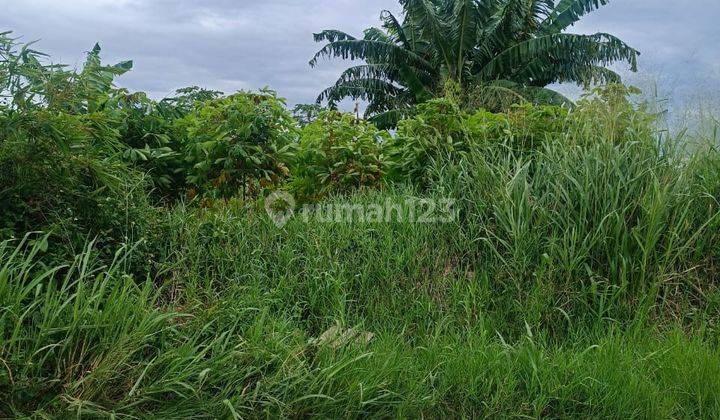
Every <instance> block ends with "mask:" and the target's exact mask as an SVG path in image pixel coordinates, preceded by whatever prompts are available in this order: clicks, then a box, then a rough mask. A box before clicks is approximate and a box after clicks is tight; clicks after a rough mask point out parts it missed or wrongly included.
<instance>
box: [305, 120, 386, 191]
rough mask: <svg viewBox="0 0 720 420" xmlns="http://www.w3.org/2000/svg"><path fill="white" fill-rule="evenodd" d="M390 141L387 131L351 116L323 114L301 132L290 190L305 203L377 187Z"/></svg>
mask: <svg viewBox="0 0 720 420" xmlns="http://www.w3.org/2000/svg"><path fill="white" fill-rule="evenodd" d="M389 140H390V135H389V134H388V133H387V132H386V131H380V130H378V129H377V128H376V127H375V126H374V125H372V124H371V123H369V122H367V121H363V120H358V119H356V118H355V117H354V116H353V115H352V114H341V113H339V112H336V111H326V112H323V113H321V114H320V116H319V117H318V118H317V119H316V120H315V121H313V122H312V123H310V124H309V125H307V126H306V127H305V128H303V130H302V132H301V135H300V142H299V144H298V150H297V153H296V156H295V161H294V165H293V171H292V172H293V179H292V185H291V188H292V189H293V191H294V192H295V193H296V195H297V196H298V197H300V198H301V199H305V200H316V199H319V198H321V197H324V196H326V195H328V194H332V193H346V192H349V191H352V190H354V189H358V188H362V187H372V188H376V187H378V186H379V185H380V183H381V181H382V177H383V175H384V174H385V172H386V171H387V169H388V164H389V162H388V160H387V157H386V156H385V152H384V148H385V147H386V145H387V143H388V141H389Z"/></svg>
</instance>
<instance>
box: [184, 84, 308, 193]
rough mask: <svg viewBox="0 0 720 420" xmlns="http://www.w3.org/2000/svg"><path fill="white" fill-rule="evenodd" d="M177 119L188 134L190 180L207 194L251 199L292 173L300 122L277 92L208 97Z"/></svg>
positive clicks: (266, 91)
mask: <svg viewBox="0 0 720 420" xmlns="http://www.w3.org/2000/svg"><path fill="white" fill-rule="evenodd" d="M178 124H179V125H180V127H182V128H183V129H185V130H186V133H187V139H186V144H187V158H188V160H189V162H190V164H191V168H190V171H189V175H188V182H189V183H190V184H191V185H194V186H196V187H197V188H199V189H200V190H201V191H202V192H203V193H204V194H205V195H207V196H210V197H213V198H224V199H228V198H231V197H235V196H238V195H241V196H242V198H243V199H246V198H248V197H253V196H255V195H257V193H258V191H259V188H258V187H260V188H264V187H268V186H271V185H276V184H277V183H279V182H280V180H281V179H282V178H284V177H286V176H288V175H289V171H288V169H287V166H286V165H285V162H287V160H288V159H289V158H290V156H291V152H292V144H293V142H294V140H295V137H296V133H297V124H296V122H295V121H294V120H293V118H292V115H291V114H290V112H288V110H287V109H286V108H285V102H284V100H283V99H280V98H278V96H277V94H276V93H275V92H274V91H271V90H262V91H260V92H257V93H255V92H239V93H237V94H235V95H231V96H228V97H225V98H220V99H215V100H210V101H207V102H204V103H203V104H202V105H200V106H198V107H197V108H196V109H195V110H194V111H193V112H192V113H190V114H189V115H188V116H187V117H185V118H184V119H182V120H180V121H179V122H178Z"/></svg>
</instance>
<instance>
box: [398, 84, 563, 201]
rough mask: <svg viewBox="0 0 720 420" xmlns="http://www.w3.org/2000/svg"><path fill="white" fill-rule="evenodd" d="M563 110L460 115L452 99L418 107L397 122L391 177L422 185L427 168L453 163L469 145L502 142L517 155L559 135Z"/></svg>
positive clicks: (531, 108) (544, 108)
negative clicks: (438, 164) (516, 152)
mask: <svg viewBox="0 0 720 420" xmlns="http://www.w3.org/2000/svg"><path fill="white" fill-rule="evenodd" d="M567 118H568V111H567V109H565V108H562V107H559V106H533V105H529V104H528V105H517V106H514V107H512V108H511V110H510V111H509V112H507V113H500V114H496V113H492V112H488V111H486V110H478V111H476V112H475V113H474V114H472V115H468V114H467V113H465V112H464V111H462V110H461V109H460V108H459V107H458V106H457V105H456V104H455V102H454V101H453V100H452V99H449V98H442V99H435V100H431V101H429V102H427V103H424V104H421V105H418V106H417V108H416V111H415V114H414V116H413V117H412V118H408V119H405V120H402V121H400V123H399V125H398V132H397V137H396V138H395V139H394V141H393V142H392V144H391V146H390V156H391V157H392V161H393V171H392V174H391V177H392V178H393V179H395V180H400V181H405V182H412V183H415V184H417V185H420V186H423V187H427V186H428V185H429V183H430V179H429V178H428V177H429V173H428V170H429V169H430V168H431V167H432V166H433V165H434V164H435V163H437V162H438V161H443V162H448V161H452V162H457V161H459V160H461V159H463V158H464V156H466V155H467V153H468V151H470V150H471V149H472V148H474V147H478V146H480V145H483V144H489V143H495V144H498V143H502V144H504V145H505V146H507V147H510V148H512V149H514V150H518V151H522V152H530V151H533V150H535V149H537V148H539V147H540V146H541V144H542V142H543V141H545V140H547V139H549V138H556V137H561V136H563V135H564V132H565V131H566V126H567Z"/></svg>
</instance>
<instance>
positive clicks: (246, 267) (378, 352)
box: [0, 2, 720, 418]
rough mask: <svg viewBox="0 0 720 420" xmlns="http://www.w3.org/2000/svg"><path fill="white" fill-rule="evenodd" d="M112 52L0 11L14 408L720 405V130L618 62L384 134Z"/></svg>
mask: <svg viewBox="0 0 720 420" xmlns="http://www.w3.org/2000/svg"><path fill="white" fill-rule="evenodd" d="M536 3H538V4H539V3H540V2H536ZM571 3H572V2H560V3H559V4H558V7H560V5H562V4H565V5H567V4H571ZM599 3H602V2H598V4H599ZM572 4H574V3H572ZM557 19H559V17H557ZM99 54H100V49H99V47H96V48H94V49H93V50H92V52H91V53H90V54H89V55H88V60H87V63H86V64H85V65H84V67H83V68H82V69H79V70H77V71H73V70H68V69H66V68H64V67H60V66H52V65H47V64H44V61H43V60H42V55H41V54H40V53H37V52H35V51H33V50H32V49H31V48H30V47H28V46H17V45H15V43H14V42H13V41H12V40H11V39H10V38H9V35H8V34H5V35H0V98H1V99H0V235H1V237H0V417H41V418H65V417H89V418H106V417H110V418H120V417H128V418H130V417H132V418H198V417H207V418H258V417H270V418H275V417H293V418H298V417H300V418H303V417H323V418H336V417H346V418H366V417H430V418H435V417H461V418H475V417H553V418H555V417H557V418H575V417H580V418H607V417H610V418H615V417H621V418H696V417H700V418H718V417H720V381H718V378H719V377H720V352H719V351H718V346H720V284H718V281H717V278H718V267H720V153H719V152H718V140H719V139H718V138H701V137H698V138H694V139H690V138H682V139H676V138H671V137H670V136H668V135H666V134H663V133H660V132H658V130H657V128H656V126H655V120H656V118H657V116H655V115H651V114H649V113H648V112H647V111H646V109H645V108H644V107H642V106H637V105H634V104H633V102H632V101H631V100H630V99H629V96H630V95H631V94H632V93H634V92H635V90H634V89H631V88H627V87H625V86H622V85H610V86H606V87H603V88H598V89H596V90H594V91H591V92H590V93H589V94H588V95H587V96H586V97H584V98H583V99H582V100H580V101H578V103H577V106H576V107H575V108H574V109H572V110H568V109H567V108H564V107H558V106H552V105H549V106H537V105H532V104H527V103H526V104H521V105H516V106H512V107H510V108H509V109H508V110H507V111H505V112H501V113H493V112H490V111H488V110H483V109H472V110H469V109H468V108H467V107H465V106H462V105H461V104H459V102H460V100H459V99H458V97H457V95H453V94H447V95H445V97H442V98H435V99H431V100H429V101H425V102H423V103H421V104H419V105H417V106H414V107H412V108H410V109H408V110H407V111H408V115H407V118H405V119H403V120H402V121H400V123H399V124H398V128H397V130H396V131H395V132H393V133H392V134H391V133H389V132H386V131H382V130H380V129H378V128H377V127H376V126H375V125H373V124H371V123H369V122H368V121H366V120H361V119H358V118H357V117H356V116H354V115H351V114H341V113H338V112H335V111H324V110H323V111H321V110H319V109H317V108H315V107H301V108H298V109H296V114H299V115H300V116H301V117H302V121H296V120H295V119H293V118H292V116H291V113H290V111H289V110H287V109H286V107H285V105H284V102H283V100H282V99H280V98H279V97H278V96H277V94H276V93H275V92H272V91H269V90H263V91H260V92H238V93H235V94H232V95H229V96H224V95H223V94H221V93H219V92H214V91H209V90H204V89H200V88H197V87H191V88H186V89H181V90H179V91H178V92H177V93H176V94H175V95H174V96H173V97H171V98H167V99H164V100H162V101H155V100H152V99H150V98H148V97H147V96H146V95H144V94H142V93H131V92H128V91H126V90H123V89H119V88H117V87H115V86H114V85H113V80H114V78H115V77H116V76H118V75H120V74H122V73H123V72H125V71H127V70H128V69H129V68H130V63H129V62H125V63H120V64H118V65H116V66H105V65H102V63H101V62H100V57H99ZM716 132H718V131H716ZM680 140H682V141H680ZM690 140H694V143H693V144H692V147H688V148H687V150H685V149H684V147H683V146H684V145H687V144H689V141H690ZM278 190H283V191H286V192H291V193H293V195H295V197H296V198H297V199H298V201H300V202H304V201H312V202H320V203H315V205H314V206H312V207H309V208H310V210H308V211H306V212H304V213H303V214H299V215H298V216H297V217H295V218H291V219H288V220H287V221H286V222H287V224H285V225H283V226H281V227H279V226H278V225H276V224H275V223H274V222H273V220H272V219H271V218H269V217H267V215H266V214H265V213H264V211H262V210H263V209H262V208H261V207H262V205H261V204H263V200H264V199H265V198H266V197H270V196H272V195H271V194H270V192H271V191H272V192H277V191H278ZM266 202H267V201H266ZM417 202H424V203H425V204H430V205H433V204H432V203H441V202H454V203H455V204H454V206H452V207H453V210H454V211H455V212H457V217H456V218H446V219H444V220H443V221H441V222H440V221H439V222H437V223H430V222H427V223H423V222H416V221H417V219H414V218H412V217H411V215H412V214H414V213H415V212H416V210H418V209H417V208H415V207H412V204H409V203H417ZM370 207H374V208H385V207H389V208H390V209H391V211H392V213H393V214H394V215H395V218H394V219H393V220H392V221H391V222H388V223H377V221H375V222H368V221H366V220H362V219H353V220H347V219H341V220H338V219H337V218H335V217H326V215H327V211H326V210H325V209H327V208H330V209H332V208H340V209H347V208H349V209H351V210H355V209H360V210H362V209H365V208H370ZM331 216H332V215H331Z"/></svg>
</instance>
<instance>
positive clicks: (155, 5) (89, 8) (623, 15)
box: [0, 0, 720, 104]
mask: <svg viewBox="0 0 720 420" xmlns="http://www.w3.org/2000/svg"><path fill="white" fill-rule="evenodd" d="M0 6H1V7H0V31H3V30H12V31H14V32H15V35H21V36H22V37H23V40H25V41H31V40H40V42H39V44H38V45H37V46H36V49H39V50H41V51H44V52H47V53H49V54H51V55H52V57H53V61H55V62H62V63H66V64H71V65H76V66H77V65H80V64H81V63H82V61H83V59H84V53H85V52H86V51H88V50H89V49H91V48H92V45H93V44H94V43H95V42H96V41H97V42H100V44H101V45H102V47H103V57H104V58H105V59H106V62H108V63H114V62H116V61H120V60H125V59H132V60H134V62H135V68H134V69H133V71H132V72H131V73H130V74H128V75H125V76H123V77H122V78H121V79H120V80H119V81H118V83H119V84H120V85H121V86H125V87H127V88H129V89H131V90H142V91H145V92H148V93H149V94H150V95H151V96H153V97H156V98H161V97H164V96H167V95H169V94H170V93H172V92H173V91H174V90H175V89H176V88H179V87H184V86H189V85H201V86H204V87H209V88H214V89H218V90H222V91H224V92H233V91H235V90H238V89H256V88H260V87H263V86H270V87H272V88H274V89H276V90H278V91H279V92H280V94H281V95H282V96H284V97H286V98H288V101H289V102H290V103H291V104H294V103H298V102H312V101H314V99H315V97H316V95H317V94H318V93H319V92H320V91H321V90H322V89H323V88H325V87H326V86H328V85H329V84H331V83H332V82H333V81H334V80H335V78H336V77H337V75H338V73H339V71H340V70H341V69H342V68H343V67H346V66H347V63H344V64H343V63H342V62H340V61H331V62H323V63H321V65H320V66H319V67H318V68H315V69H311V68H310V67H309V66H308V60H309V59H310V58H311V57H312V55H313V54H314V53H315V51H316V50H317V49H318V48H319V45H318V44H315V43H314V42H313V40H312V33H313V32H318V31H319V30H322V29H329V28H337V29H342V30H344V31H346V32H350V33H352V34H356V35H360V34H361V33H362V32H361V31H362V30H363V29H364V28H366V27H368V26H371V25H378V16H379V14H380V11H381V10H383V9H390V10H393V11H396V10H397V9H398V6H397V2H396V1H394V0H352V1H351V0H194V1H191V0H0ZM571 31H572V32H576V33H593V32H598V31H603V32H610V33H612V34H615V35H618V36H619V37H621V38H622V39H623V40H625V41H626V42H628V43H629V44H631V45H632V46H634V47H635V48H637V49H639V50H640V51H641V52H642V53H643V55H642V59H641V72H640V73H639V74H637V75H632V76H630V77H628V78H627V80H629V81H630V82H633V83H635V84H638V85H641V87H643V88H645V89H646V90H647V89H648V87H650V86H654V85H656V84H657V85H658V87H659V90H660V94H661V96H672V97H673V98H674V99H675V100H677V99H678V98H702V97H708V98H709V97H715V98H718V97H720V0H673V1H669V0H614V1H611V3H610V4H609V5H608V6H605V7H604V8H602V9H600V10H598V11H596V12H594V13H592V14H590V15H588V16H586V17H585V18H583V20H582V21H581V23H580V24H578V25H576V26H575V27H574V28H571ZM623 69H624V68H623V67H620V68H619V70H621V71H622V70H623Z"/></svg>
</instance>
